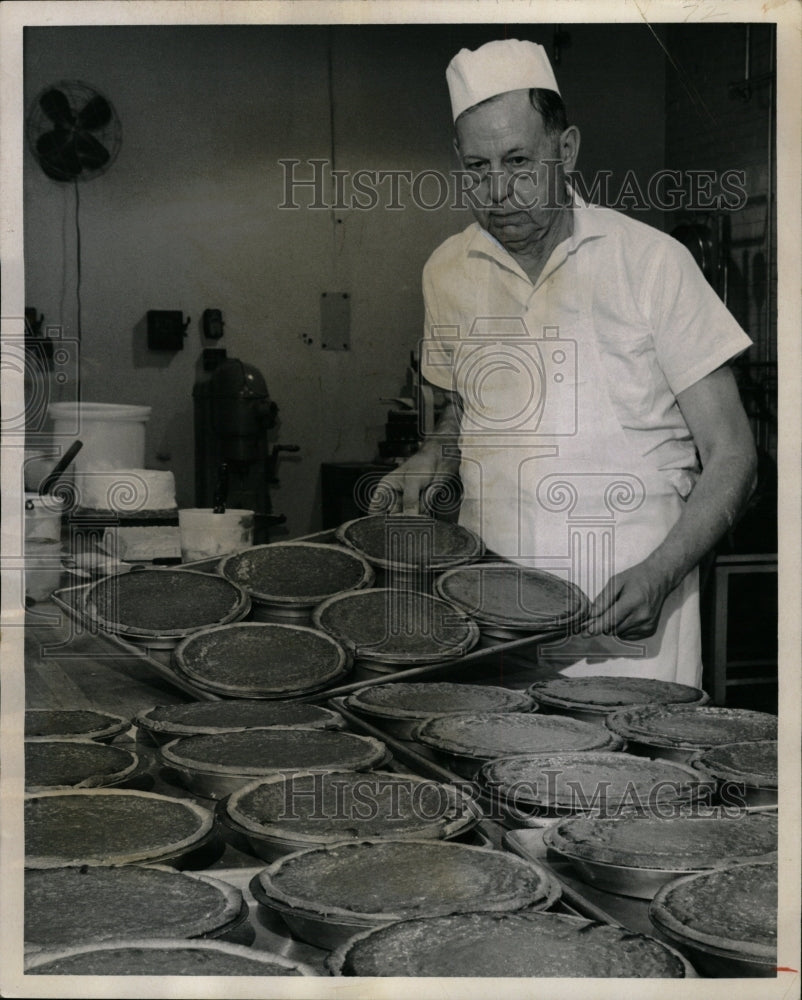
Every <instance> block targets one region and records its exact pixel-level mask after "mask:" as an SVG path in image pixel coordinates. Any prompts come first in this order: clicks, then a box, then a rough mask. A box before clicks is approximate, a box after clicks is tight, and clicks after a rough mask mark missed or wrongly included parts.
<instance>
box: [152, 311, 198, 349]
mask: <svg viewBox="0 0 802 1000" xmlns="http://www.w3.org/2000/svg"><path fill="white" fill-rule="evenodd" d="M147 323H148V350H149V351H182V350H183V349H184V336H185V334H186V329H187V326H188V325H189V320H186V322H185V321H184V314H183V313H182V312H181V310H180V309H149V310H148V313H147Z"/></svg>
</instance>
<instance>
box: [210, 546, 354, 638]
mask: <svg viewBox="0 0 802 1000" xmlns="http://www.w3.org/2000/svg"><path fill="white" fill-rule="evenodd" d="M219 572H220V573H221V574H222V575H223V576H224V577H225V578H226V579H227V580H231V581H232V582H233V583H236V584H237V585H238V586H240V587H242V588H243V590H245V591H246V592H247V593H248V594H249V595H250V598H251V603H252V605H253V616H254V618H255V619H256V620H257V621H273V620H281V619H282V618H285V619H289V620H296V621H303V620H308V617H309V614H310V612H311V610H312V608H314V607H315V605H317V604H320V603H321V601H324V600H325V599H326V598H327V597H332V596H333V595H334V594H340V593H342V592H343V591H346V590H360V589H361V588H362V587H370V586H371V584H372V583H373V579H374V574H373V570H372V569H371V568H370V566H369V565H368V563H367V562H365V560H364V559H363V558H362V557H361V556H359V555H357V553H355V552H353V551H352V550H350V549H346V548H343V547H342V546H339V545H320V544H318V543H315V542H272V543H271V544H270V545H256V546H254V547H253V548H251V549H246V550H245V551H244V552H236V553H233V554H232V555H229V556H226V557H225V559H223V561H222V562H221V563H220V566H219Z"/></svg>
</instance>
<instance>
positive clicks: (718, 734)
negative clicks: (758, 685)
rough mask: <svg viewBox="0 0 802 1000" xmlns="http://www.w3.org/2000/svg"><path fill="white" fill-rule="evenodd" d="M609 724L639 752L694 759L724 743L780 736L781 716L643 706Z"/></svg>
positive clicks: (610, 718)
mask: <svg viewBox="0 0 802 1000" xmlns="http://www.w3.org/2000/svg"><path fill="white" fill-rule="evenodd" d="M606 722H607V725H608V726H609V728H610V729H611V730H612V731H613V732H614V733H617V734H618V735H619V736H621V737H623V738H624V739H625V740H626V741H627V745H628V747H629V748H630V749H632V750H633V751H635V752H641V753H646V754H650V755H653V756H656V757H665V758H667V759H669V760H680V761H684V760H690V759H691V758H692V757H693V756H694V755H695V754H697V753H699V751H701V750H708V749H710V748H711V747H717V746H721V745H722V744H724V743H736V742H738V743H751V742H752V741H754V740H776V739H777V717H776V716H775V715H769V714H768V713H767V712H752V711H749V710H748V709H745V708H714V707H713V706H711V705H642V706H639V707H635V708H629V709H622V710H620V711H618V712H613V713H612V714H611V715H608V716H607V719H606Z"/></svg>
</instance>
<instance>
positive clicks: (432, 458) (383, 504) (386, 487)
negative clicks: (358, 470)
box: [370, 392, 460, 514]
mask: <svg viewBox="0 0 802 1000" xmlns="http://www.w3.org/2000/svg"><path fill="white" fill-rule="evenodd" d="M444 395H445V398H446V402H445V406H444V408H443V411H442V413H441V414H440V418H439V419H438V421H437V429H436V431H435V434H434V435H433V436H432V437H431V438H429V439H428V440H427V441H426V442H424V444H423V446H422V447H421V449H420V451H417V452H415V454H414V455H413V456H412V457H411V458H408V459H407V460H406V462H404V463H403V465H399V466H398V468H397V469H394V470H393V471H392V472H390V473H388V475H386V476H385V477H384V478H383V479H381V480H380V481H379V482H378V483H377V484H376V488H375V490H374V493H373V498H372V500H371V503H370V513H371V514H378V513H385V514H399V513H403V514H422V513H426V511H425V510H422V509H421V508H422V507H425V502H422V499H421V497H422V495H423V494H424V491H425V496H424V498H423V499H424V501H425V499H426V497H428V498H429V499H430V500H437V499H442V500H443V501H444V502H445V504H446V505H447V506H451V505H452V504H453V503H454V502H455V501H457V500H458V495H459V464H460V460H459V451H458V441H459V425H460V420H459V399H458V397H457V396H456V395H455V394H454V393H450V392H446V393H444ZM438 494H441V497H438Z"/></svg>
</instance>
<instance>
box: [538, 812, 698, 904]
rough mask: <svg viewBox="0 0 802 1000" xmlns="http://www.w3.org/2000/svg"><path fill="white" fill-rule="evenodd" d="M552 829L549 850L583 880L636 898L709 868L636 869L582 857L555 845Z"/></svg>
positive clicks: (545, 838)
mask: <svg viewBox="0 0 802 1000" xmlns="http://www.w3.org/2000/svg"><path fill="white" fill-rule="evenodd" d="M552 840H553V836H552V828H551V827H548V828H547V829H546V830H545V831H544V833H543V843H544V844H545V845H546V847H547V848H548V850H549V853H550V854H552V855H554V856H555V857H557V858H559V859H560V860H561V861H567V862H569V864H570V865H571V867H572V868H574V869H575V871H576V872H577V874H578V875H579V876H580V878H581V879H582V881H583V882H586V883H587V884H588V885H592V886H593V887H594V888H596V889H602V890H604V891H605V892H611V893H613V894H615V895H616V896H634V897H635V898H636V899H652V898H653V897H654V895H655V893H656V892H657V891H658V889H660V888H661V886H663V885H665V884H666V882H672V881H673V880H674V879H675V878H679V877H680V876H681V875H694V874H696V873H697V872H701V871H706V869H704V868H683V869H677V870H673V871H672V870H670V869H667V868H634V867H633V866H631V865H616V864H612V863H610V862H604V861H591V860H589V859H588V858H578V857H576V855H573V854H567V853H566V852H565V851H561V850H559V849H558V848H556V847H554V845H553V843H552Z"/></svg>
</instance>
